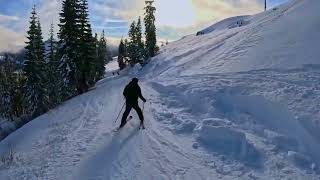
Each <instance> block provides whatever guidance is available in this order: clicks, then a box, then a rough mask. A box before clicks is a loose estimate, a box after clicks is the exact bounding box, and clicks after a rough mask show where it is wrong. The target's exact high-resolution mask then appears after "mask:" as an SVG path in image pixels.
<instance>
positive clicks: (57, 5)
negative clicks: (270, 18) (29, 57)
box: [0, 0, 287, 51]
mask: <svg viewBox="0 0 320 180" xmlns="http://www.w3.org/2000/svg"><path fill="white" fill-rule="evenodd" d="M284 1H287V0H270V1H269V2H270V3H271V5H273V4H275V2H276V3H279V2H284ZM262 2H263V0H155V5H156V7H157V13H156V19H157V21H156V22H157V29H158V37H159V39H168V40H175V39H178V38H180V37H182V36H184V35H186V34H190V33H195V32H196V31H198V30H200V29H202V28H204V27H206V26H208V25H211V24H213V23H214V22H217V21H219V20H222V19H224V18H227V17H230V16H238V15H247V14H255V13H257V12H261V11H262V4H263V3H262ZM33 3H35V4H36V6H37V11H38V14H39V17H40V21H41V25H42V30H43V35H44V37H45V38H47V37H48V31H49V27H50V24H51V23H53V24H54V25H55V32H56V33H57V31H58V24H59V13H60V11H61V4H62V0H11V1H9V0H8V1H7V0H0V33H1V34H0V40H1V45H0V51H2V50H4V49H6V50H8V49H10V48H12V49H16V48H14V47H15V45H14V44H16V47H21V45H23V44H24V37H25V32H26V30H27V29H28V26H29V23H28V21H29V16H30V11H31V8H32V6H33ZM144 3H145V2H144V0H89V13H90V21H91V23H92V27H93V30H94V32H98V33H99V34H100V32H101V31H102V30H103V29H104V30H105V32H106V35H107V36H108V37H111V39H112V38H114V39H115V40H113V41H114V42H116V41H118V40H119V38H121V37H122V36H126V35H127V32H128V26H129V24H130V23H131V22H132V21H133V20H136V19H137V18H138V17H139V16H143V13H144V6H145V5H144ZM6 33H7V34H6ZM4 34H6V35H5V36H4ZM10 38H12V39H10ZM113 41H112V42H113Z"/></svg>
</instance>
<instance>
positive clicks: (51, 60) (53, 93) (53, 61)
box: [46, 24, 63, 107]
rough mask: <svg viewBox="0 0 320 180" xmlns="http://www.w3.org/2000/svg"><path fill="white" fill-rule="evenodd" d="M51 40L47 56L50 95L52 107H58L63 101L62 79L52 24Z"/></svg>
mask: <svg viewBox="0 0 320 180" xmlns="http://www.w3.org/2000/svg"><path fill="white" fill-rule="evenodd" d="M49 35H50V38H49V40H48V44H49V46H48V48H49V49H48V53H47V54H46V59H47V72H48V78H47V80H48V81H47V83H48V95H49V102H50V107H55V106H56V105H58V104H59V103H60V102H61V101H62V99H61V88H62V84H63V82H62V77H61V74H60V69H59V61H58V57H57V42H56V41H55V39H54V27H53V24H51V27H50V32H49Z"/></svg>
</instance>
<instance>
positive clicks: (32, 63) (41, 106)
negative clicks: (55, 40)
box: [23, 7, 49, 117]
mask: <svg viewBox="0 0 320 180" xmlns="http://www.w3.org/2000/svg"><path fill="white" fill-rule="evenodd" d="M31 14H32V16H31V18H30V19H31V21H30V27H29V31H28V32H27V39H28V41H27V42H26V44H27V46H26V47H25V49H26V54H25V64H24V68H23V70H24V72H25V76H26V84H25V92H26V98H27V101H28V110H29V113H31V114H32V115H33V116H34V117H35V116H39V115H41V114H42V113H44V112H46V111H47V110H48V101H49V100H48V95H47V87H46V83H45V79H46V78H47V77H46V75H47V74H46V69H45V60H44V43H43V40H42V39H43V38H42V32H41V26H40V21H39V20H38V18H37V13H36V10H35V7H33V10H32V13H31Z"/></svg>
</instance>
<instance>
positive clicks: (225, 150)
mask: <svg viewBox="0 0 320 180" xmlns="http://www.w3.org/2000/svg"><path fill="white" fill-rule="evenodd" d="M227 122H228V121H225V120H218V119H216V120H213V121H212V120H211V121H210V120H206V121H204V122H203V124H202V126H201V127H200V128H199V129H198V134H199V136H198V141H199V143H201V144H202V145H203V146H204V147H205V148H207V149H209V150H212V151H215V152H218V153H221V154H225V155H231V156H233V157H235V158H237V159H240V160H243V161H244V162H246V163H249V164H252V165H257V164H259V160H260V156H259V153H258V152H257V150H256V149H255V148H254V147H253V146H252V145H251V144H250V143H248V141H247V139H246V135H245V134H244V133H243V132H240V131H237V130H236V129H234V128H232V127H228V126H220V125H223V124H225V123H227ZM227 124H228V123H227Z"/></svg>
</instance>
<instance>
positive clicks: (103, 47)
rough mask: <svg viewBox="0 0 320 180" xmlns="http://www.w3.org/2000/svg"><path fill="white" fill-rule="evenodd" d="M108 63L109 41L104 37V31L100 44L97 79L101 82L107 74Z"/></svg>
mask: <svg viewBox="0 0 320 180" xmlns="http://www.w3.org/2000/svg"><path fill="white" fill-rule="evenodd" d="M107 61H108V54H107V41H106V39H105V36H104V30H103V31H102V33H101V37H100V40H99V43H98V64H97V79H98V80H100V79H102V78H103V76H104V73H105V70H106V68H105V65H106V63H107Z"/></svg>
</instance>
